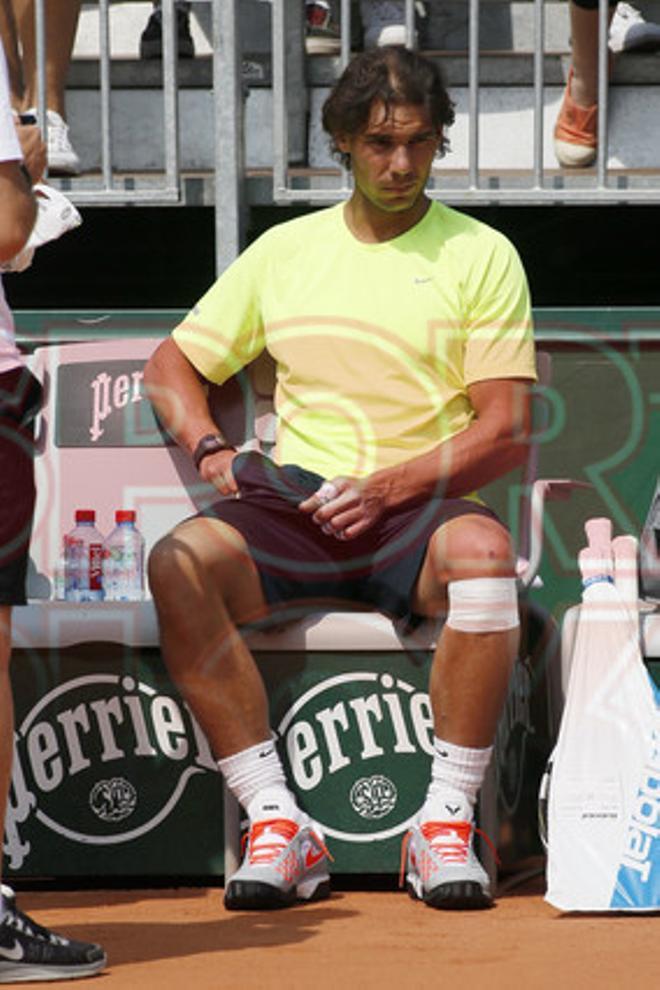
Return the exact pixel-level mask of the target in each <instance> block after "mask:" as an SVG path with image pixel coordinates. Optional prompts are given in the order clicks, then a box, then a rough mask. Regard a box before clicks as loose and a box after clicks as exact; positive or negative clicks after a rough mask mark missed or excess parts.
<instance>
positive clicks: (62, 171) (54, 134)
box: [13, 0, 81, 175]
mask: <svg viewBox="0 0 660 990" xmlns="http://www.w3.org/2000/svg"><path fill="white" fill-rule="evenodd" d="M13 4H14V13H15V17H16V24H17V28H18V33H19V38H20V42H21V48H22V57H23V77H24V80H25V93H24V97H23V106H22V109H23V110H30V111H32V112H35V111H36V107H37V102H38V100H37V93H38V78H37V52H36V38H35V10H34V0H13ZM80 4H81V0H58V2H57V3H54V2H53V0H46V6H45V15H46V28H45V30H46V108H47V111H48V120H47V124H48V168H49V171H50V173H51V174H52V175H78V174H79V173H80V160H79V158H78V155H77V154H76V152H75V151H74V149H73V147H72V146H71V141H70V139H69V128H68V125H67V123H66V80H67V73H68V71H69V63H70V61H71V53H72V52H73V45H74V42H75V39H76V31H77V29H78V17H79V15H80Z"/></svg>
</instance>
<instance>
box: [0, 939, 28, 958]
mask: <svg viewBox="0 0 660 990" xmlns="http://www.w3.org/2000/svg"><path fill="white" fill-rule="evenodd" d="M24 955H25V952H24V950H23V946H22V945H19V943H18V942H14V944H13V946H12V947H11V948H10V949H7V948H5V946H4V945H0V956H2V958H3V959H11V961H12V962H20V961H21V959H22V958H23V956H24Z"/></svg>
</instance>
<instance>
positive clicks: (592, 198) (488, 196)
mask: <svg viewBox="0 0 660 990" xmlns="http://www.w3.org/2000/svg"><path fill="white" fill-rule="evenodd" d="M44 2H45V0H36V33H37V57H38V67H39V69H38V79H39V81H40V86H39V90H40V92H39V98H38V114H39V119H40V122H41V124H42V126H43V127H44V129H45V128H47V115H46V106H45V95H44V94H45V80H46V74H45V25H44ZM204 2H206V3H208V4H209V6H210V9H211V14H212V43H211V52H212V56H211V58H212V94H211V107H212V109H211V111H210V112H211V114H212V119H210V124H211V127H212V128H213V131H214V133H213V138H212V153H211V158H212V160H211V161H210V162H209V166H208V169H207V177H208V176H211V180H210V181H211V183H212V190H213V193H212V199H213V202H214V204H215V209H216V215H217V225H216V228H217V232H218V238H217V243H218V247H217V263H218V267H219V268H220V269H222V268H224V267H225V266H226V264H228V263H229V261H230V260H231V259H232V258H233V257H234V256H235V254H236V252H237V251H238V250H239V248H240V245H241V243H242V237H243V233H242V232H243V226H244V222H243V218H244V215H245V203H246V200H247V197H246V184H247V182H248V181H250V180H251V178H252V177H251V175H250V170H249V169H248V170H247V172H246V163H245V157H246V156H245V116H246V94H247V92H248V90H247V86H246V84H245V80H244V78H243V77H242V59H243V46H242V41H241V0H204ZM352 2H354V0H337V4H338V10H339V14H340V24H341V40H340V51H339V55H338V56H337V57H336V58H332V59H325V60H321V62H325V70H324V71H325V76H324V80H325V81H324V82H323V81H322V83H321V85H326V86H327V85H329V83H330V82H331V81H332V78H335V77H336V76H337V74H338V73H339V72H340V71H341V69H342V68H343V67H344V66H345V65H346V64H347V62H348V60H349V58H350V57H351V50H352V47H353V45H352V42H353V39H352V38H351V3H352ZM530 4H532V5H533V51H530V52H527V53H526V57H527V58H528V62H530V60H531V65H532V71H531V76H530V79H529V87H528V88H531V90H533V100H532V112H531V117H532V125H531V137H530V136H529V135H527V137H528V138H529V141H527V138H526V141H527V144H526V146H527V145H529V146H531V154H529V155H527V158H528V162H527V163H526V164H522V165H520V167H518V166H517V167H516V168H513V169H512V168H508V169H506V168H497V167H494V166H492V165H491V164H489V161H488V159H489V155H490V154H491V152H492V141H491V140H490V139H487V135H486V134H484V127H485V126H486V125H488V117H489V113H490V110H489V105H485V104H487V99H488V91H489V90H488V86H485V85H484V84H483V83H482V79H483V77H484V73H485V72H486V71H487V69H488V64H487V61H486V58H485V53H483V52H481V51H480V33H481V19H480V14H481V5H480V0H466V2H465V13H466V19H467V26H468V29H467V47H466V50H465V51H462V52H453V53H452V56H453V58H454V61H457V60H458V61H459V62H461V65H462V68H461V72H463V73H464V77H462V82H461V85H460V86H459V87H455V86H454V85H453V84H452V82H451V80H450V92H452V95H455V94H456V93H457V92H459V93H461V97H460V98H461V100H462V101H463V102H462V107H463V110H462V119H461V127H462V128H463V131H464V135H465V139H464V148H465V154H464V156H463V158H464V160H463V162H462V164H461V163H459V165H458V166H454V165H452V162H453V161H455V160H456V156H453V157H451V158H450V159H447V160H446V161H443V162H442V163H438V164H437V167H436V166H435V165H434V169H433V173H432V177H431V183H430V187H429V192H430V195H431V196H433V197H435V198H442V199H443V200H444V201H446V202H448V203H456V204H469V203H529V204H540V203H558V202H560V203H597V204H601V203H602V204H604V203H610V202H617V203H639V202H644V203H657V202H660V170H656V169H650V170H649V169H647V170H646V171H644V174H637V175H636V174H634V173H635V169H628V170H627V172H626V170H622V169H620V168H619V169H613V168H611V167H610V166H609V165H608V146H609V137H610V135H609V128H608V50H607V34H608V32H607V18H608V11H607V0H600V8H599V23H600V31H599V41H600V45H599V134H600V140H599V147H598V156H597V161H596V167H595V168H592V169H586V170H585V169H579V170H562V169H559V168H557V167H555V168H551V167H549V166H548V163H547V160H546V161H544V154H545V153H546V151H547V149H546V148H545V146H544V135H545V144H547V133H548V131H547V126H548V123H549V122H548V119H547V118H548V113H549V111H548V106H547V97H548V82H547V79H546V78H545V77H546V76H547V67H548V61H547V59H548V53H547V52H546V51H545V42H544V39H545V36H546V11H545V6H544V0H530ZM162 6H163V59H162V77H161V87H160V88H162V166H161V167H159V168H156V169H153V170H152V171H151V172H149V173H148V174H147V173H146V172H145V174H141V175H136V174H132V175H127V174H126V170H124V172H123V173H122V171H121V170H120V169H118V167H117V162H116V159H117V145H118V141H117V140H116V133H115V126H114V125H115V119H114V118H115V113H116V105H115V104H114V103H113V88H112V79H113V70H114V68H115V67H113V65H112V55H111V50H112V49H111V37H110V2H109V0H98V17H99V52H100V54H99V75H98V93H99V106H100V111H99V114H98V118H99V127H100V138H99V141H100V167H99V168H98V169H97V170H96V171H95V172H94V173H86V174H85V175H84V176H82V177H81V178H80V179H73V180H67V181H66V182H65V183H64V188H65V189H67V190H68V191H69V192H70V195H71V198H72V199H74V201H75V202H76V203H78V204H82V205H97V204H119V203H131V204H159V203H176V202H180V201H181V200H182V181H183V179H182V165H181V143H182V137H181V127H180V113H181V110H180V104H181V99H182V93H181V92H180V89H179V81H180V66H179V64H178V59H177V53H176V47H177V38H176V26H175V9H174V0H162ZM271 7H272V17H271V25H272V36H271V52H272V59H271V69H270V70H269V71H270V74H271V79H270V84H271V87H272V137H273V146H272V193H271V194H270V199H271V201H273V202H276V203H284V204H286V203H295V202H305V203H327V202H335V201H337V200H338V199H341V198H345V197H347V196H348V195H350V192H351V177H350V174H349V173H348V172H347V171H346V170H345V169H342V168H340V167H339V166H338V165H337V164H336V163H333V162H330V163H329V166H330V167H328V166H326V167H325V168H314V167H311V162H308V163H306V164H307V166H308V167H307V168H303V167H301V165H300V159H299V157H298V159H297V160H295V159H296V156H295V155H292V150H291V147H292V143H293V144H295V141H294V142H292V141H291V139H290V138H291V134H290V131H291V120H292V114H293V112H294V110H293V100H294V98H295V97H296V94H297V95H298V96H299V95H300V94H299V93H298V90H299V89H300V88H301V87H302V88H303V89H304V87H305V79H306V78H307V80H308V81H309V80H310V79H311V81H312V82H315V84H316V85H319V82H318V72H317V71H316V70H317V65H318V64H320V62H319V63H317V64H315V65H314V66H312V63H313V62H314V57H309V58H306V55H305V45H304V31H303V28H302V19H303V0H271ZM148 9H149V8H148V6H147V5H146V4H145V11H148ZM243 13H244V11H243ZM406 24H407V29H408V38H409V44H411V45H412V44H413V43H414V0H406ZM554 54H555V55H556V53H554ZM566 55H567V53H566ZM449 61H451V58H450V59H449ZM566 65H567V62H566V60H564V65H563V68H562V70H561V71H562V73H563V74H564V75H565V68H566ZM310 67H311V69H310ZM145 71H146V70H145ZM558 71H559V70H558V69H557V68H556V67H555V68H554V77H553V80H552V85H553V86H555V87H557V83H558V82H562V84H563V79H560V78H559V77H558ZM315 72H316V76H315ZM305 73H307V76H306V75H305ZM137 75H138V77H139V70H138V71H137ZM151 78H152V79H153V78H154V76H153V72H152V75H151ZM139 84H140V82H139V78H138V85H139ZM151 85H152V88H153V84H151ZM489 86H490V92H491V93H492V91H493V89H494V88H496V87H497V84H495V83H493V81H492V79H490V80H489ZM557 91H558V90H557V89H555V90H554V93H555V94H556V92H557ZM484 94H485V95H484ZM296 113H298V114H299V115H300V103H299V104H298V106H297V108H296ZM515 116H516V114H515V106H514V110H513V117H511V118H510V119H511V120H512V121H513V120H514V117H515ZM518 117H519V118H520V119H522V117H521V116H520V114H518ZM248 120H249V116H248ZM519 122H520V121H518V124H519ZM86 126H87V127H88V126H89V122H88V121H86ZM144 126H145V132H146V129H147V128H148V127H151V128H152V129H153V128H154V127H160V117H159V120H158V121H151V122H149V121H145V125H144ZM309 126H310V128H312V127H314V126H317V127H318V121H316V122H315V121H314V120H313V119H311V120H310V124H309ZM653 126H655V124H654V121H653V120H652V119H651V120H650V127H653ZM454 130H457V128H454ZM451 133H453V132H450V136H451ZM499 140H500V141H501V142H506V141H507V135H506V134H502V135H499ZM525 154H527V152H525ZM459 157H460V156H459ZM523 157H524V156H523V155H522V153H521V159H522V158H523ZM484 159H486V164H484ZM264 171H266V172H267V171H268V169H265V170H263V169H262V173H263V172H264ZM637 171H638V172H639V173H641V172H642V171H643V170H637ZM302 172H305V174H304V175H302V174H301V173H302ZM624 173H625V174H624ZM246 177H247V178H246ZM260 181H261V182H262V184H263V181H264V179H263V174H262V175H261V177H260ZM210 198H211V197H210Z"/></svg>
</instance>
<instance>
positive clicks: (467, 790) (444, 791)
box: [422, 736, 493, 821]
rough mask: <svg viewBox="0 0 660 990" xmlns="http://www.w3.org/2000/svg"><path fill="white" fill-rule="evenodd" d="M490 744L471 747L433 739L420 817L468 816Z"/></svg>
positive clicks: (483, 772) (472, 809)
mask: <svg viewBox="0 0 660 990" xmlns="http://www.w3.org/2000/svg"><path fill="white" fill-rule="evenodd" d="M492 752H493V747H492V746H488V747H486V748H485V749H471V748H470V747H467V746H456V745H455V744H454V743H450V742H446V741H445V740H444V739H438V737H437V736H436V737H435V738H434V740H433V763H432V765H431V783H430V784H429V789H428V791H427V794H426V801H425V803H424V806H423V808H422V820H423V821H429V820H431V819H434V820H443V818H447V817H451V818H464V817H468V820H470V819H471V818H472V812H473V811H474V805H475V803H476V800H477V794H478V793H479V788H480V787H481V785H482V783H483V780H484V776H485V774H486V770H487V769H488V764H489V763H490V758H491V755H492Z"/></svg>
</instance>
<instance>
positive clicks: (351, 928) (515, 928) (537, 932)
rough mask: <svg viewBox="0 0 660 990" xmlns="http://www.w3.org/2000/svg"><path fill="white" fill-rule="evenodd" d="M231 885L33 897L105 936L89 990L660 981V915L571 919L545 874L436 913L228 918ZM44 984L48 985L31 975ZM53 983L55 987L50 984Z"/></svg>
mask: <svg viewBox="0 0 660 990" xmlns="http://www.w3.org/2000/svg"><path fill="white" fill-rule="evenodd" d="M221 896H222V891H221V890H218V889H211V890H209V889H199V890H196V889H191V888H182V889H173V890H165V891H162V890H159V891H153V890H151V891H86V892H82V893H71V892H64V893H63V892H52V891H51V892H39V893H36V892H23V893H22V894H21V895H20V904H21V907H22V908H23V910H27V911H28V912H30V913H33V914H34V915H35V917H36V919H37V920H39V921H40V922H42V923H44V924H47V925H49V926H52V927H53V928H55V929H59V930H60V931H63V932H66V933H67V934H69V935H72V936H74V937H76V938H81V939H86V940H98V941H100V942H102V943H103V944H104V946H105V948H106V950H107V953H108V958H109V967H108V970H107V971H106V972H105V973H104V974H103V975H100V976H97V977H93V978H90V979H85V980H77V981H76V982H75V984H71V983H69V984H65V985H68V986H72V987H73V986H75V987H77V988H80V990H83V988H85V987H90V988H91V987H95V988H96V990H207V988H208V990H215V988H229V990H233V988H236V990H253V988H254V990H257V988H258V990H264V988H266V990H279V988H282V990H297V988H303V987H304V988H310V990H326V988H328V990H330V988H331V990H352V988H354V987H356V988H360V990H371V988H374V990H376V988H378V990H383V988H387V987H396V988H399V990H400V988H403V990H409V988H411V990H412V988H414V990H416V988H420V990H431V988H434V987H439V986H442V985H443V986H445V987H447V988H449V987H452V988H456V990H481V988H488V990H498V988H500V987H501V988H506V990H512V988H514V990H517V988H520V990H523V988H524V990H544V988H552V990H573V988H576V990H577V988H579V990H590V988H596V987H598V988H599V990H603V988H607V990H610V988H621V990H624V988H625V990H628V988H629V987H634V988H637V990H647V988H649V990H651V988H653V987H657V986H659V985H660V977H659V975H658V973H659V972H660V937H659V935H660V922H659V918H658V915H653V916H649V915H646V916H641V915H638V916H634V917H633V916H611V915H610V916H606V915H601V916H597V915H584V916H576V915H573V916H562V915H560V914H559V913H558V912H557V911H556V910H554V908H552V907H550V905H548V904H546V903H545V902H544V901H543V897H542V887H541V882H540V880H539V881H533V882H530V883H528V884H527V886H526V887H524V888H520V889H518V890H517V891H515V892H511V893H509V894H508V895H505V896H502V897H501V898H500V899H499V900H498V902H497V906H496V907H495V908H494V909H493V910H490V911H483V912H479V913H473V914H467V913H465V914H463V913H451V914H450V913H445V912H439V911H434V910H431V909H429V908H426V907H424V906H423V905H422V904H420V903H418V902H414V901H412V900H410V898H408V896H407V895H405V894H403V893H394V892H391V891H389V892H377V893H366V892H363V891H360V892H354V891H350V892H338V893H334V894H333V896H332V898H331V899H330V900H329V901H325V902H321V903H318V904H311V905H306V906H300V907H296V908H292V909H289V910H287V911H278V912H264V913H245V914H243V913H228V912H226V911H224V909H223V907H222V902H221ZM21 985H22V986H25V987H28V986H36V985H37V984H27V983H26V984H21ZM41 986H43V984H41Z"/></svg>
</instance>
